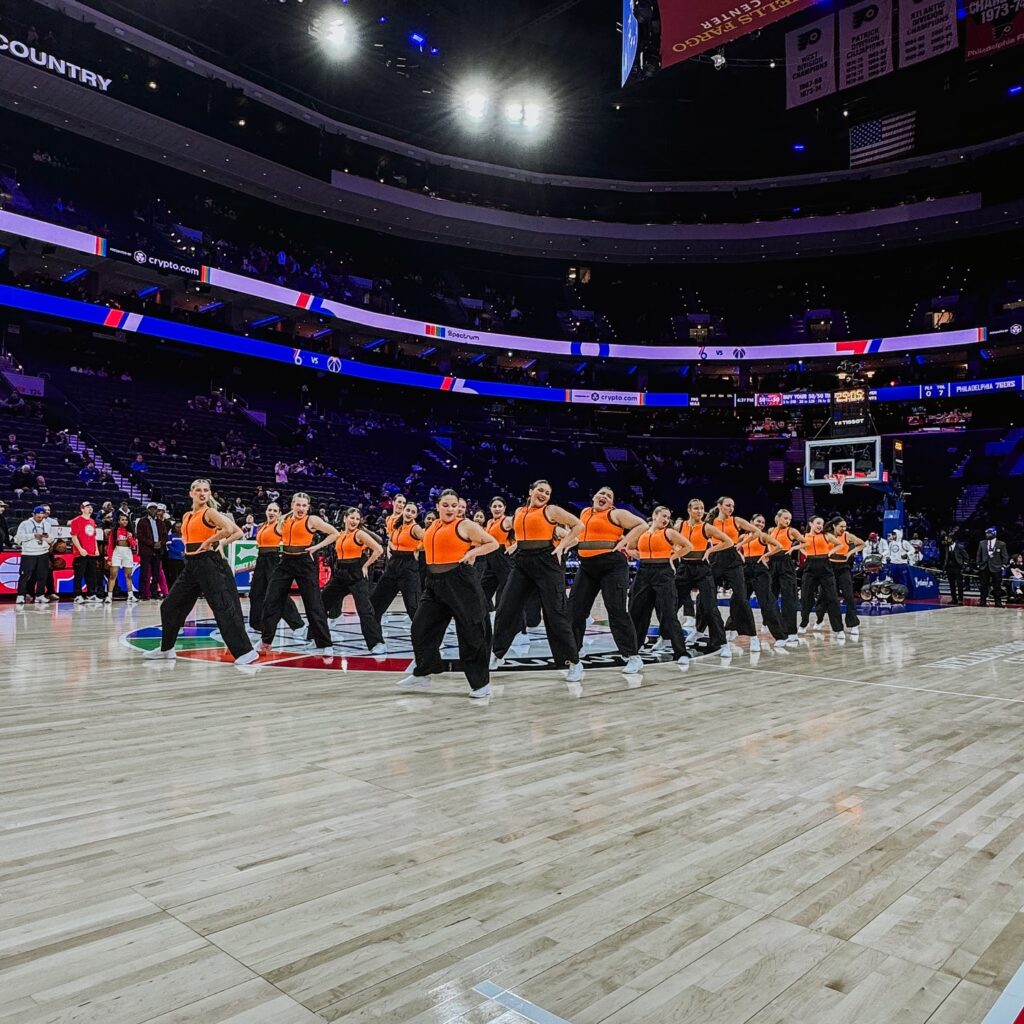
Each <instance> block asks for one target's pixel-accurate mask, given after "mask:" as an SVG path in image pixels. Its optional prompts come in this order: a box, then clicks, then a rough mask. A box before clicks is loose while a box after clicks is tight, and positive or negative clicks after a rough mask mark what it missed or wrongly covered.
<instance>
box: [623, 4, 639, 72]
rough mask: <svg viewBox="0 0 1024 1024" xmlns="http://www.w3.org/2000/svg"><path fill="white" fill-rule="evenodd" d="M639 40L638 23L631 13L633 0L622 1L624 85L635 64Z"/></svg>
mask: <svg viewBox="0 0 1024 1024" xmlns="http://www.w3.org/2000/svg"><path fill="white" fill-rule="evenodd" d="M639 39H640V23H639V22H638V21H637V20H636V15H635V14H634V13H633V0H622V82H621V83H620V84H621V85H625V84H626V79H627V78H629V76H630V73H631V72H632V70H633V65H634V64H635V63H636V48H637V43H638V42H639Z"/></svg>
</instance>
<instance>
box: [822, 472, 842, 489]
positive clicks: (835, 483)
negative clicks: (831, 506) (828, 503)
mask: <svg viewBox="0 0 1024 1024" xmlns="http://www.w3.org/2000/svg"><path fill="white" fill-rule="evenodd" d="M825 479H826V480H827V481H828V489H829V491H830V492H831V493H832V494H842V493H843V485H844V484H845V483H846V474H845V473H828V474H826V476H825Z"/></svg>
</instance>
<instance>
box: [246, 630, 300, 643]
mask: <svg viewBox="0 0 1024 1024" xmlns="http://www.w3.org/2000/svg"><path fill="white" fill-rule="evenodd" d="M288 633H289V635H290V636H291V638H292V639H293V640H298V641H299V643H303V644H304V643H305V642H306V641H307V640H308V639H309V626H300V627H299V628H298V629H290V630H288ZM256 635H257V636H259V635H260V631H259V630H258V629H257V630H256Z"/></svg>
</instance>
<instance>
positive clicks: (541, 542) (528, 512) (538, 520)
mask: <svg viewBox="0 0 1024 1024" xmlns="http://www.w3.org/2000/svg"><path fill="white" fill-rule="evenodd" d="M512 527H513V529H514V530H515V534H516V543H517V550H518V551H530V550H537V549H539V548H546V547H552V546H553V545H554V543H555V524H554V523H553V522H551V520H550V519H548V510H547V506H544V505H542V506H541V507H540V508H534V507H533V506H532V505H531V506H527V505H522V506H520V507H519V508H517V509H516V514H515V515H514V516H513V517H512Z"/></svg>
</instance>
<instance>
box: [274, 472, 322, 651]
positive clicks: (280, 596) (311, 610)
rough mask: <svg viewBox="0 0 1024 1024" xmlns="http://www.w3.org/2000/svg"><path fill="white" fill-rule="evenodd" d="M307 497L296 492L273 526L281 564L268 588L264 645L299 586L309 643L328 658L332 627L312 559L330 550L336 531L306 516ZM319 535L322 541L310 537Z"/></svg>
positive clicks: (318, 520) (307, 514)
mask: <svg viewBox="0 0 1024 1024" xmlns="http://www.w3.org/2000/svg"><path fill="white" fill-rule="evenodd" d="M309 505H310V501H309V495H308V494H306V493H304V492H302V491H299V492H298V493H297V494H293V495H292V506H291V511H290V512H289V513H288V514H287V515H285V516H282V517H281V518H280V519H278V520H277V522H276V523H275V524H274V528H275V530H276V531H277V533H278V535H279V536H280V537H281V542H282V545H283V550H282V553H281V561H280V562H279V563H278V565H277V567H276V568H275V569H274V572H273V574H272V575H271V577H270V582H269V583H268V584H267V597H266V601H265V603H264V606H263V607H264V612H263V642H264V643H265V644H267V645H269V644H270V642H271V641H272V640H273V639H274V633H275V632H276V630H277V623H278V620H279V619H280V618H281V616H282V614H283V613H284V603H285V601H286V600H287V599H288V595H289V592H290V591H291V589H292V583H296V584H298V587H299V594H300V596H301V597H302V606H303V608H305V610H306V620H307V621H308V622H309V639H310V642H311V643H312V644H313V646H314V647H315V648H316V650H317V653H318V654H322V655H325V656H328V657H329V656H331V655H333V654H334V648H333V647H332V646H331V627H330V626H329V625H328V624H327V615H326V614H325V612H324V605H323V601H321V599H320V578H319V572H318V571H317V563H316V559H315V558H314V556H315V555H316V553H317V552H318V551H319V550H320V549H321V548H326V547H329V546H330V545H331V544H333V543H334V542H335V541H336V540H337V539H338V531H337V530H336V529H335V528H334V527H333V526H331V524H330V523H328V522H327V521H326V520H324V519H321V518H320V516H311V515H310V514H309ZM314 533H318V534H320V535H321V536H322V538H323V539H322V540H319V541H317V540H316V538H315V537H314V536H313V534H314Z"/></svg>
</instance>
